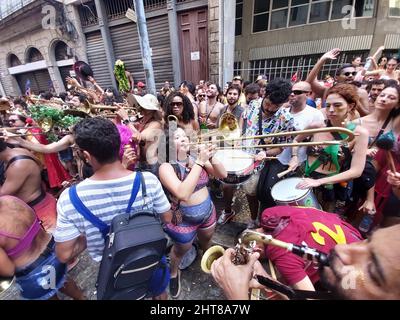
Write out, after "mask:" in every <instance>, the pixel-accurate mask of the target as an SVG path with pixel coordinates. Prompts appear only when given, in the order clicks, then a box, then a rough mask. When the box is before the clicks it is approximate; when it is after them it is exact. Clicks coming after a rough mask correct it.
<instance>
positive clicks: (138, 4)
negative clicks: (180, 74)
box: [135, 0, 156, 95]
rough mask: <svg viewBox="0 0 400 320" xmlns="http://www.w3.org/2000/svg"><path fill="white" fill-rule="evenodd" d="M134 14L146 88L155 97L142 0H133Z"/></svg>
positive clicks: (154, 84) (154, 83)
mask: <svg viewBox="0 0 400 320" xmlns="http://www.w3.org/2000/svg"><path fill="white" fill-rule="evenodd" d="M135 12H136V15H137V27H138V32H139V42H140V50H141V52H142V59H143V69H144V73H145V77H146V87H147V89H148V92H149V93H151V94H153V95H156V82H155V80H154V71H153V62H152V60H151V50H150V42H149V35H148V33H147V24H146V15H145V12H144V5H143V0H135Z"/></svg>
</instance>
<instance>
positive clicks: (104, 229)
mask: <svg viewBox="0 0 400 320" xmlns="http://www.w3.org/2000/svg"><path fill="white" fill-rule="evenodd" d="M68 194H69V198H70V200H71V203H72V205H73V206H74V207H75V209H76V211H77V212H78V213H80V214H81V215H82V216H83V217H84V218H85V219H86V220H88V221H89V222H90V223H91V224H93V225H94V226H95V227H96V228H98V229H99V230H100V232H101V234H102V236H103V238H104V240H105V239H106V237H107V234H108V231H109V229H110V227H109V226H108V225H107V224H106V223H105V222H103V221H101V220H100V219H99V218H97V217H96V216H95V215H94V214H93V213H91V212H90V210H89V209H88V208H87V207H86V206H85V205H84V204H83V202H82V200H81V199H80V198H79V196H78V193H77V192H76V184H74V185H72V186H71V187H70V188H69V191H68Z"/></svg>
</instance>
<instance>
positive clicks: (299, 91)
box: [292, 90, 310, 96]
mask: <svg viewBox="0 0 400 320" xmlns="http://www.w3.org/2000/svg"><path fill="white" fill-rule="evenodd" d="M309 92H310V91H303V90H292V93H293V94H294V95H295V96H298V95H300V94H303V93H309Z"/></svg>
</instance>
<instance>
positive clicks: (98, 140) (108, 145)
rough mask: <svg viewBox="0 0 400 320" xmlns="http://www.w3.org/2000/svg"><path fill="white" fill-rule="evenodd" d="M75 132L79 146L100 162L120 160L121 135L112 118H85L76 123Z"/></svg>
mask: <svg viewBox="0 0 400 320" xmlns="http://www.w3.org/2000/svg"><path fill="white" fill-rule="evenodd" d="M73 134H74V137H75V142H76V144H77V145H78V146H79V148H81V149H83V150H85V151H87V152H88V153H89V154H90V155H92V156H93V157H94V158H95V159H96V160H97V161H98V162H99V163H100V164H107V163H113V162H115V161H119V148H120V145H121V137H120V135H119V132H118V129H117V127H116V126H115V125H114V123H112V122H111V121H110V120H108V119H104V118H100V117H96V118H86V119H83V120H81V121H79V122H78V123H77V124H76V125H75V127H74V129H73Z"/></svg>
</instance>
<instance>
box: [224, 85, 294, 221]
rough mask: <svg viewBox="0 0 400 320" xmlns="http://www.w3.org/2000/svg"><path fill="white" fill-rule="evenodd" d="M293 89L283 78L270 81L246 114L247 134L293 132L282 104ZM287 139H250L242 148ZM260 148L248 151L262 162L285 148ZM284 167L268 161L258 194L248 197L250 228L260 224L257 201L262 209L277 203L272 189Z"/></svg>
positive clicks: (226, 218)
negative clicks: (261, 95) (262, 96)
mask: <svg viewBox="0 0 400 320" xmlns="http://www.w3.org/2000/svg"><path fill="white" fill-rule="evenodd" d="M291 90H292V85H291V83H290V82H289V81H287V80H284V79H275V80H272V81H271V82H270V83H268V85H267V86H266V96H265V97H264V98H263V99H262V100H261V101H260V100H253V101H252V102H251V103H250V106H249V108H248V109H247V110H246V112H245V113H246V114H243V117H242V118H243V119H244V120H242V121H241V127H242V128H243V131H244V136H255V135H263V134H267V133H274V132H282V131H293V130H294V121H293V116H292V115H291V114H290V112H289V110H288V109H286V108H283V107H282V106H283V104H284V103H285V102H287V101H288V98H289V96H290V94H291ZM287 140H290V137H277V138H274V139H269V140H267V139H266V140H263V139H249V140H243V147H244V148H246V147H248V146H255V145H257V144H267V143H271V144H272V143H280V142H287ZM260 150H262V149H255V148H248V149H246V151H248V152H249V153H252V154H254V155H255V161H262V160H264V159H265V158H266V157H273V156H277V155H278V154H280V153H281V152H282V150H283V149H282V148H269V149H267V150H266V151H260ZM285 169H287V166H285V165H283V164H282V163H281V162H279V161H278V160H271V161H268V162H267V163H266V164H265V166H264V168H263V169H262V171H261V175H260V179H259V181H258V185H257V192H256V196H255V195H250V196H248V197H247V199H248V201H249V207H250V213H251V221H250V222H249V224H248V227H250V228H254V227H256V226H257V215H258V201H260V204H261V208H267V207H272V206H274V205H275V202H274V200H273V199H272V197H271V188H272V186H273V185H274V184H275V183H276V182H277V181H278V179H277V178H276V175H277V173H279V172H281V171H284V170H285ZM257 200H258V201H257ZM234 215H235V212H234V211H230V212H229V211H227V210H224V211H223V212H222V214H221V216H220V218H219V219H218V222H219V223H225V222H226V221H229V220H230V219H231V218H232V216H234Z"/></svg>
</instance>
